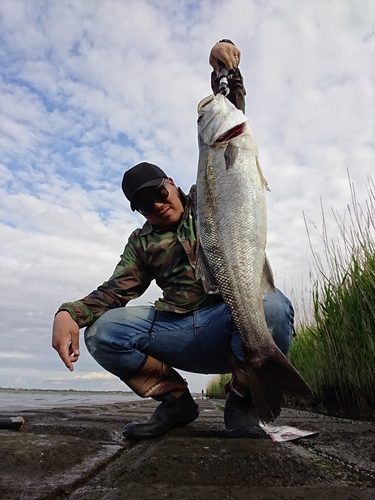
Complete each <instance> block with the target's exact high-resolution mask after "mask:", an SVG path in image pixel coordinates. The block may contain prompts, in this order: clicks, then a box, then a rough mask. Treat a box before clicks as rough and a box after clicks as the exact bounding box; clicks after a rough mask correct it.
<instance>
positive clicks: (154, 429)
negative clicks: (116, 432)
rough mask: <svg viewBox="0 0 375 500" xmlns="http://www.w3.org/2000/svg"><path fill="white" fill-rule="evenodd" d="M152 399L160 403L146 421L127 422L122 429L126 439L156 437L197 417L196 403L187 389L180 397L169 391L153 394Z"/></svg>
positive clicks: (135, 439) (138, 439)
mask: <svg viewBox="0 0 375 500" xmlns="http://www.w3.org/2000/svg"><path fill="white" fill-rule="evenodd" d="M153 399H156V400H157V401H162V403H161V405H159V406H158V407H157V408H156V410H155V411H154V413H153V415H152V417H151V418H150V420H149V421H148V422H146V423H144V424H140V423H138V422H131V423H130V424H127V425H126V426H125V429H124V431H123V435H124V437H125V438H126V439H133V440H134V441H140V440H141V439H149V438H157V437H159V436H161V435H162V434H165V433H166V432H168V431H170V430H171V429H172V428H173V427H178V426H183V425H187V424H190V422H193V421H194V420H195V419H196V418H198V415H199V410H198V405H197V404H196V402H195V401H194V399H193V398H192V397H191V394H190V392H189V391H188V390H186V391H185V392H184V394H183V395H182V396H181V397H180V398H175V397H174V396H173V395H172V394H171V393H167V394H162V395H160V396H155V397H154V398H153Z"/></svg>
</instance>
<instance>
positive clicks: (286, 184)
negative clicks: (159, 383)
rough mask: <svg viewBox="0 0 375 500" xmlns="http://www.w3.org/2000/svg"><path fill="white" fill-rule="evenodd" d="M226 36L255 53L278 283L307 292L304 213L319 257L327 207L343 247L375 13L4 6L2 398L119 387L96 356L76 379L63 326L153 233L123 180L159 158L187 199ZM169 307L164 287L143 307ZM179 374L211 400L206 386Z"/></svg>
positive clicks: (94, 1)
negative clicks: (214, 60)
mask: <svg viewBox="0 0 375 500" xmlns="http://www.w3.org/2000/svg"><path fill="white" fill-rule="evenodd" d="M220 38H231V39H232V40H233V41H234V42H235V43H236V44H237V45H238V47H239V48H240V49H241V50H242V58H241V69H242V72H243V75H244V77H245V82H246V89H247V116H248V118H249V124H250V126H251V128H252V130H253V132H254V134H255V137H256V139H257V143H258V148H259V152H260V159H261V164H262V168H263V171H264V174H265V176H266V178H267V180H268V183H269V186H270V188H271V192H270V193H267V201H268V218H269V240H268V255H269V259H270V261H271V264H272V266H273V269H274V272H275V275H276V281H277V285H278V286H279V287H280V288H282V289H283V290H285V291H286V292H287V293H288V294H293V295H294V296H295V297H297V296H299V295H300V293H301V290H303V289H306V288H308V287H309V271H310V263H309V260H310V258H311V251H310V248H309V241H308V237H307V233H306V228H305V223H304V217H303V214H305V217H306V219H307V222H308V225H309V227H310V230H311V239H312V243H313V246H314V249H315V250H317V251H319V244H320V237H319V233H318V230H319V229H320V228H321V224H322V213H321V200H322V203H323V206H324V211H325V215H326V223H327V227H328V230H329V231H331V232H332V234H333V235H334V234H335V231H336V229H335V227H336V226H335V223H334V221H333V217H331V216H330V213H331V208H332V209H334V210H337V211H338V212H339V213H341V214H343V213H344V211H345V207H346V205H347V204H348V203H350V189H349V181H348V171H349V173H350V177H351V180H352V182H353V183H354V185H355V189H356V193H357V199H358V201H359V203H364V202H365V200H366V185H367V182H368V177H369V176H370V175H371V174H372V173H373V172H374V160H375V145H374V139H375V124H374V117H375V91H374V89H375V81H374V80H375V79H374V76H375V65H374V60H375V3H374V2H373V1H372V0H314V1H312V2H311V1H307V0H283V1H282V2H280V1H279V0H224V1H216V0H163V1H161V0H159V1H158V0H59V1H58V2H57V1H53V0H1V2H0V151H1V154H0V266H1V268H0V269H1V270H0V272H1V280H2V286H1V291H0V294H1V295H0V316H1V330H0V335H1V337H0V338H1V344H0V386H2V387H25V388H36V387H38V388H63V389H67V388H74V389H103V390H118V389H122V388H123V385H122V384H121V383H120V382H119V381H118V380H117V379H116V378H115V377H113V376H112V375H109V374H107V373H106V372H104V371H103V370H102V369H101V368H100V367H99V366H98V365H97V364H96V363H95V362H94V361H93V360H92V359H91V358H90V356H89V354H88V353H87V351H86V349H85V347H84V346H82V355H81V358H80V360H79V362H78V363H77V364H76V369H75V371H74V372H73V373H70V372H69V371H68V370H67V369H66V368H65V366H64V365H63V364H62V362H61V361H60V359H59V358H58V356H57V354H56V353H55V351H54V350H53V349H52V347H51V324H52V319H53V315H54V313H55V311H56V309H57V308H58V306H59V305H60V304H61V303H62V302H65V301H69V300H75V299H78V298H81V297H82V296H84V295H86V294H87V293H88V292H90V291H91V290H93V289H94V288H96V287H97V286H98V285H99V284H101V283H102V282H103V281H104V280H105V279H107V278H108V277H109V276H110V275H111V273H112V270H113V269H114V267H115V265H116V263H117V262H118V259H119V255H120V254H121V253H122V250H123V247H124V245H125V243H126V241H127V238H128V236H129V234H130V232H131V231H132V230H133V229H134V228H135V227H138V226H139V225H140V224H142V218H141V216H140V215H137V214H133V213H132V212H131V210H130V209H129V208H128V204H127V202H126V200H125V198H124V196H123V194H122V192H121V189H120V184H121V179H122V175H123V172H124V171H125V170H126V169H128V168H129V167H131V166H132V165H134V164H135V163H137V162H139V161H142V160H147V161H151V162H154V163H157V164H159V165H160V166H161V167H162V168H163V169H165V170H166V171H167V172H168V173H169V174H170V175H171V177H173V178H174V180H175V181H176V182H177V184H178V185H179V186H181V187H182V189H183V190H184V191H187V190H188V189H189V187H190V185H191V184H193V183H194V181H195V176H196V166H197V157H198V150H197V140H196V107H197V103H198V102H199V101H200V100H201V99H202V98H203V97H205V96H207V95H208V94H210V93H211V89H210V83H209V82H210V79H209V76H210V67H209V64H208V54H209V51H210V49H211V47H212V46H213V45H214V43H215V42H216V41H217V40H219V39H220ZM314 226H316V228H317V229H318V230H316V229H315V228H314ZM158 295H159V291H158V290H157V288H156V287H151V288H150V289H149V291H148V292H147V293H146V294H145V295H144V296H143V297H142V298H141V299H138V303H147V302H149V301H152V300H154V299H155V298H156V297H157V296H158ZM296 301H298V299H297V298H296ZM184 375H185V376H187V379H188V381H189V384H190V387H191V389H192V390H194V391H200V390H201V389H202V388H204V387H205V385H206V382H207V377H205V376H197V375H192V374H184Z"/></svg>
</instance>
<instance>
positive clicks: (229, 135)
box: [216, 123, 246, 142]
mask: <svg viewBox="0 0 375 500" xmlns="http://www.w3.org/2000/svg"><path fill="white" fill-rule="evenodd" d="M245 126H246V123H240V125H236V126H235V127H233V128H231V129H230V130H228V132H225V134H223V135H221V136H220V137H219V138H218V139H216V142H226V141H230V140H231V139H233V138H234V137H238V136H239V135H241V134H242V133H243V131H244V130H245Z"/></svg>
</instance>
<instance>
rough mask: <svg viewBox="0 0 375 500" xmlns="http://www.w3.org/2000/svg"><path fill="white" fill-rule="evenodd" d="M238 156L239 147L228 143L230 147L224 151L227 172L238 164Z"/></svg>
mask: <svg viewBox="0 0 375 500" xmlns="http://www.w3.org/2000/svg"><path fill="white" fill-rule="evenodd" d="M237 155H238V147H237V146H234V145H233V144H232V143H231V142H228V146H227V147H226V148H225V151H224V159H225V165H226V167H227V170H229V169H230V168H231V167H233V165H234V164H235V163H236V160H237Z"/></svg>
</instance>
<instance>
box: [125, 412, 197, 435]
mask: <svg viewBox="0 0 375 500" xmlns="http://www.w3.org/2000/svg"><path fill="white" fill-rule="evenodd" d="M198 417H199V410H198V411H197V413H196V414H195V415H194V416H189V417H187V418H185V419H182V420H178V421H177V422H173V424H171V425H169V426H168V427H164V428H163V429H162V430H160V431H159V432H141V433H137V432H132V429H131V428H130V429H126V428H125V429H124V431H123V433H122V434H123V436H124V438H125V439H132V440H133V441H140V440H141V439H152V438H157V437H160V436H162V435H163V434H166V433H167V432H169V431H170V430H171V429H173V428H174V427H183V426H185V425H188V424H190V423H191V422H194V420H196V419H197V418H198ZM145 425H146V424H145ZM134 430H136V427H135V428H134Z"/></svg>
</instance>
